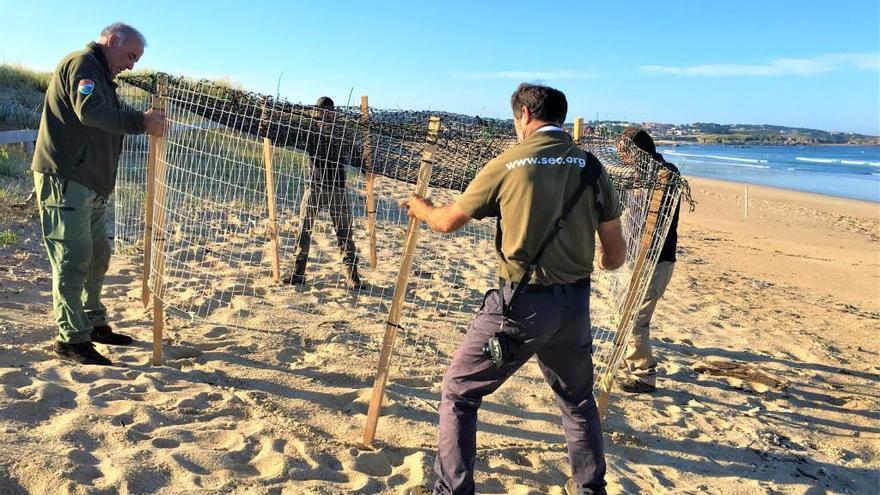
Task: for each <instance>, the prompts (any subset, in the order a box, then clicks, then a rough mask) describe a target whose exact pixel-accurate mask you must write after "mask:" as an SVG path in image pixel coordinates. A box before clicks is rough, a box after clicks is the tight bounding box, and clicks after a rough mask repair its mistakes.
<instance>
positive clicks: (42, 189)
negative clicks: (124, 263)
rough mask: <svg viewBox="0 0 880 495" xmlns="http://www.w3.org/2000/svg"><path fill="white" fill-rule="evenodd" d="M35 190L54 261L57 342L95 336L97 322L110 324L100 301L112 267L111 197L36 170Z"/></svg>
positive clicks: (44, 233) (53, 297) (47, 248)
mask: <svg viewBox="0 0 880 495" xmlns="http://www.w3.org/2000/svg"><path fill="white" fill-rule="evenodd" d="M34 190H35V191H36V194H37V201H38V203H37V204H38V206H39V209H40V224H41V226H42V229H43V239H44V241H45V244H46V251H48V253H49V264H50V265H51V266H52V305H53V311H54V315H55V321H56V322H57V323H58V340H59V341H61V342H66V343H71V344H77V343H80V342H88V341H89V340H91V337H90V334H91V332H92V328H93V327H94V326H99V325H106V324H107V308H105V307H104V305H103V304H101V288H102V287H103V285H104V274H105V273H107V267H108V266H109V265H110V240H109V239H108V237H107V198H106V197H104V196H101V195H99V194H98V193H96V192H94V191H92V190H91V189H89V188H87V187H85V186H83V185H82V184H80V183H78V182H74V181H72V180H67V179H62V178H60V177H57V176H54V175H49V174H43V173H40V172H34Z"/></svg>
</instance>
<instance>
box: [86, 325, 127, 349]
mask: <svg viewBox="0 0 880 495" xmlns="http://www.w3.org/2000/svg"><path fill="white" fill-rule="evenodd" d="M92 342H98V343H99V344H107V345H131V343H132V342H134V339H132V338H131V337H129V336H128V335H122V334H119V333H115V332H113V329H112V328H110V327H109V326H107V325H101V326H99V327H95V328H93V329H92Z"/></svg>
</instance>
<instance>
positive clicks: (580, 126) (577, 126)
mask: <svg viewBox="0 0 880 495" xmlns="http://www.w3.org/2000/svg"><path fill="white" fill-rule="evenodd" d="M583 135H584V118H583V117H578V118H576V119H574V128H573V129H572V132H571V138H572V139H574V142H575V143H576V142H578V139H580V138H581V136H583Z"/></svg>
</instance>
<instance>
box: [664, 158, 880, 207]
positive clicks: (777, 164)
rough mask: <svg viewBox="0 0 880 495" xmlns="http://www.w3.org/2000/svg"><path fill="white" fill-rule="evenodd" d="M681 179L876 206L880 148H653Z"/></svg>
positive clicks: (879, 188)
mask: <svg viewBox="0 0 880 495" xmlns="http://www.w3.org/2000/svg"><path fill="white" fill-rule="evenodd" d="M657 151H659V152H660V153H661V154H663V156H664V157H665V158H666V160H668V161H670V162H672V163H674V164H676V165H677V166H678V167H679V169H680V170H681V173H682V174H684V175H693V176H698V177H708V178H712V179H721V180H731V181H737V182H746V183H750V184H759V185H764V186H772V187H781V188H784V189H793V190H796V191H805V192H811V193H818V194H826V195H829V196H838V197H843V198H853V199H861V200H866V201H874V202H880V146H725V145H697V144H683V145H679V146H668V145H662V146H658V149H657Z"/></svg>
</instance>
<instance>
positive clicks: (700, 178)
mask: <svg viewBox="0 0 880 495" xmlns="http://www.w3.org/2000/svg"><path fill="white" fill-rule="evenodd" d="M681 175H682V176H683V177H684V178H685V179H686V180H687V181H688V182H691V180H692V179H696V182H716V183H723V184H729V185H734V186H742V187H751V188H758V189H761V190H765V191H776V192H777V193H778V194H786V195H789V197H801V196H802V197H804V198H809V197H813V198H816V199H825V200H829V199H833V200H836V201H840V202H841V203H842V204H843V203H847V204H850V205H861V207H864V206H870V207H872V208H876V207H877V206H880V201H872V200H870V199H862V198H854V197H850V196H839V195H835V194H829V193H823V192H816V191H807V190H804V189H796V188H794V187H784V186H777V185H767V184H760V183H757V182H747V181H744V180H736V179H724V178H721V177H709V176H706V175H696V174H693V173H682V174H681ZM691 185H692V186H693V183H691Z"/></svg>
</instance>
